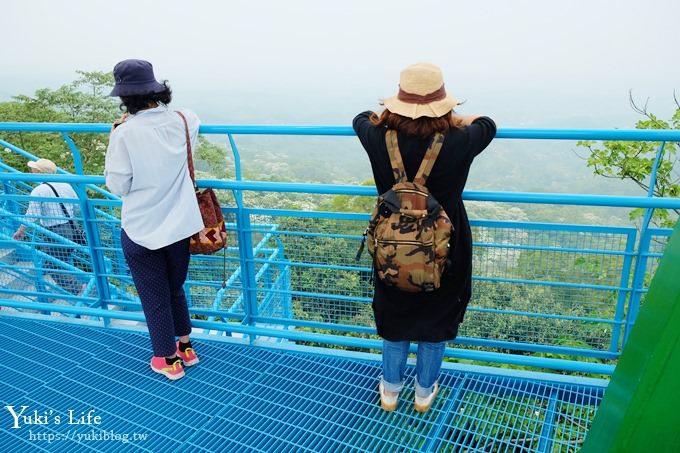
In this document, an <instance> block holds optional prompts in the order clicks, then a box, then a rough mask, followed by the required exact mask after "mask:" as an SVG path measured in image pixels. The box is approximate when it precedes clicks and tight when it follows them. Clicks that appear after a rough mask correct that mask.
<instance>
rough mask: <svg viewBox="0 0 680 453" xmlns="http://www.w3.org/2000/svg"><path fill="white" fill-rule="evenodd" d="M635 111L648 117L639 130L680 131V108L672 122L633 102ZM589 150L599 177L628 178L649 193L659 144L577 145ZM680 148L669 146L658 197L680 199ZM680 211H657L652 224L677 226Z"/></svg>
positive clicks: (661, 167) (660, 170)
mask: <svg viewBox="0 0 680 453" xmlns="http://www.w3.org/2000/svg"><path fill="white" fill-rule="evenodd" d="M631 103H632V105H633V108H634V109H635V110H636V111H637V112H638V113H640V114H642V115H644V116H645V119H642V120H640V121H638V122H637V124H636V125H635V127H636V129H680V105H678V108H677V110H676V111H675V113H674V114H673V116H672V118H671V120H670V121H664V120H661V119H659V118H657V117H656V116H655V115H653V114H651V113H648V112H647V109H646V107H645V108H642V109H641V108H638V107H637V106H636V105H635V103H634V102H633V101H632V99H631ZM577 145H578V146H582V147H585V148H588V149H589V150H590V152H591V154H590V156H589V157H588V166H589V167H591V168H592V169H593V171H594V172H595V174H596V175H600V176H604V177H607V178H618V179H628V180H631V181H634V182H635V183H636V184H637V185H638V186H640V187H641V188H642V189H644V190H645V191H648V190H649V180H650V176H651V173H652V170H653V168H654V161H655V158H656V154H657V151H658V147H659V145H658V144H657V143H653V142H638V141H630V142H620V141H604V142H602V143H600V144H598V143H596V142H594V141H580V142H578V144H577ZM676 155H677V145H676V144H675V143H666V145H665V149H664V155H663V159H662V160H661V162H660V163H659V168H658V170H657V179H656V183H655V184H654V187H653V192H654V195H656V196H658V197H678V196H680V177H679V176H680V175H678V170H677V168H676V167H675V164H676V163H677V157H676ZM678 214H680V212H679V211H677V210H676V211H675V212H674V213H672V212H669V211H668V210H663V209H656V210H655V211H654V215H653V217H652V221H653V222H654V223H655V224H656V225H658V226H660V227H666V228H670V227H672V226H673V225H674V224H675V221H676V220H677V215H678ZM643 215H644V210H643V209H634V210H633V211H631V212H630V219H631V220H637V219H640V218H642V216H643Z"/></svg>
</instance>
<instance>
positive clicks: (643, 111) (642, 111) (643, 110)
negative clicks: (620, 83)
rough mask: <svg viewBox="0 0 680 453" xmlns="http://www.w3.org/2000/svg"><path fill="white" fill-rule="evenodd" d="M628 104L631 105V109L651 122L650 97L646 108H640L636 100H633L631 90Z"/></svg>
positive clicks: (646, 101) (631, 90)
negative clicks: (648, 110)
mask: <svg viewBox="0 0 680 453" xmlns="http://www.w3.org/2000/svg"><path fill="white" fill-rule="evenodd" d="M628 102H629V103H630V106H631V108H632V109H633V110H634V111H635V112H636V113H638V114H640V115H642V116H646V117H647V118H649V119H650V120H651V119H652V117H651V116H650V115H649V113H648V112H647V105H648V104H649V97H648V98H647V99H646V100H645V105H644V107H642V108H640V107H638V105H637V104H636V103H635V99H633V89H632V88H631V89H630V90H628Z"/></svg>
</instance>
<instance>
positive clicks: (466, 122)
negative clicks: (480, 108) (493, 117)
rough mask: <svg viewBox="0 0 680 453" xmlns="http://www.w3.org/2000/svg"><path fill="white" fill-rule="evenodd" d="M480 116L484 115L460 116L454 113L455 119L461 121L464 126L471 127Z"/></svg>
mask: <svg viewBox="0 0 680 453" xmlns="http://www.w3.org/2000/svg"><path fill="white" fill-rule="evenodd" d="M480 116H482V115H459V114H457V113H455V112H454V113H453V117H454V118H456V119H457V120H458V121H460V122H461V124H462V125H463V126H469V125H470V124H472V122H473V121H474V120H476V119H477V118H479V117H480Z"/></svg>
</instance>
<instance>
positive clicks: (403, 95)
mask: <svg viewBox="0 0 680 453" xmlns="http://www.w3.org/2000/svg"><path fill="white" fill-rule="evenodd" d="M444 98H446V90H445V89H444V85H442V86H441V88H439V89H438V90H437V91H433V92H432V93H429V94H424V95H420V94H413V93H407V92H406V91H404V90H402V89H401V87H399V94H397V99H399V100H400V101H402V102H406V103H407V104H429V103H430V102H436V101H441V100H442V99H444Z"/></svg>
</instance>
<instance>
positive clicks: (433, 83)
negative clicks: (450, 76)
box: [383, 63, 459, 119]
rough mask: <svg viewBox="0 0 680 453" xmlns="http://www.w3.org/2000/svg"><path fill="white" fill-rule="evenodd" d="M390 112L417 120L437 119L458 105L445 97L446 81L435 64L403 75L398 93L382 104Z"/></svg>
mask: <svg viewBox="0 0 680 453" xmlns="http://www.w3.org/2000/svg"><path fill="white" fill-rule="evenodd" d="M383 104H384V106H385V108H386V109H387V110H389V111H390V112H392V113H396V114H398V115H401V116H406V117H408V118H412V119H416V118H420V117H421V116H427V117H430V118H438V117H440V116H444V115H446V114H447V113H449V112H450V111H451V110H453V108H454V107H455V106H456V105H458V104H459V102H458V101H456V99H454V98H453V97H451V96H449V95H448V94H446V90H445V89H444V77H443V76H442V71H441V69H439V67H438V66H436V65H434V64H432V63H416V64H413V65H411V66H408V67H406V68H405V69H404V70H403V71H401V75H400V77H399V93H397V95H396V96H393V97H391V98H387V99H385V100H384V101H383Z"/></svg>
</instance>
